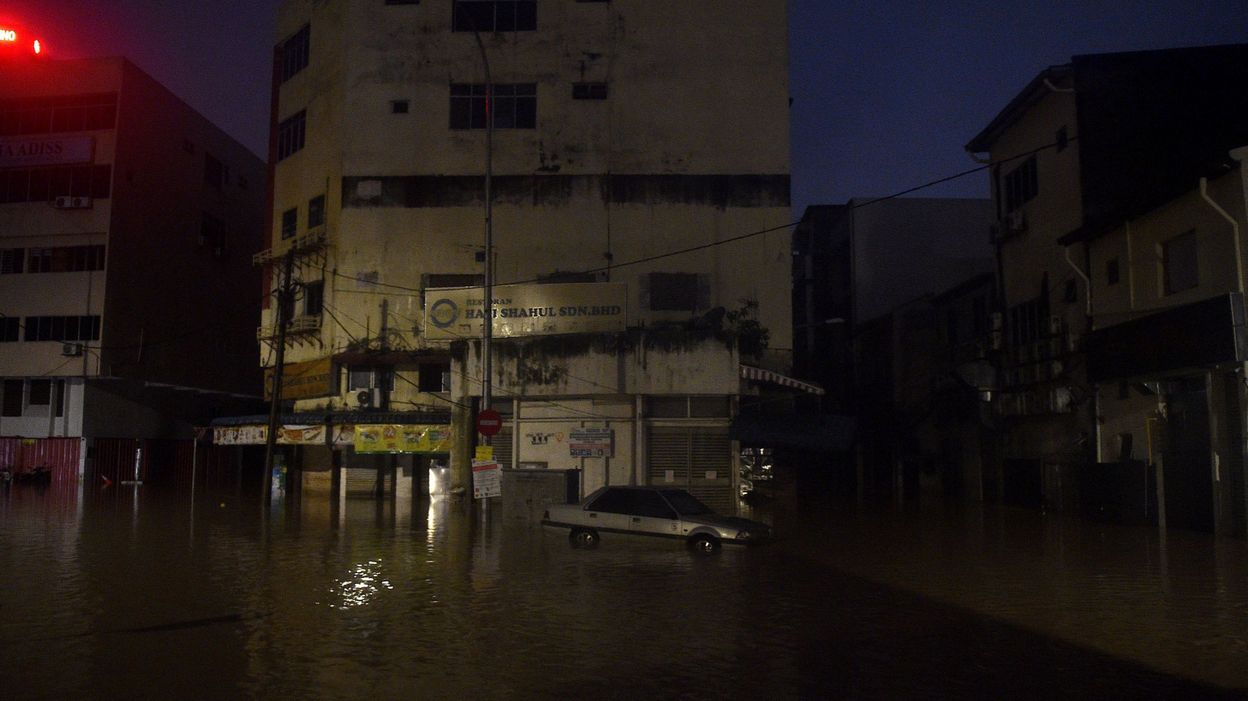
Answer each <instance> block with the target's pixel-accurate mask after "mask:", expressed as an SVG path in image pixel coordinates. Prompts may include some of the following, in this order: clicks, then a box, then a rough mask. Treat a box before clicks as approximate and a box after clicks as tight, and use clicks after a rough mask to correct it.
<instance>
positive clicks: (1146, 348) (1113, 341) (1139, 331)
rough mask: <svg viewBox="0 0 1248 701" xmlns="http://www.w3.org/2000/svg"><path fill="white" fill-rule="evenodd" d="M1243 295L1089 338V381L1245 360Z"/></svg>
mask: <svg viewBox="0 0 1248 701" xmlns="http://www.w3.org/2000/svg"><path fill="white" fill-rule="evenodd" d="M1244 324H1245V320H1244V299H1243V295H1241V294H1238V293H1231V294H1225V295H1220V296H1218V297H1213V298H1210V299H1206V300H1204V301H1201V302H1193V303H1192V304H1185V305H1183V306H1179V307H1172V308H1170V309H1166V310H1163V311H1159V312H1157V313H1155V314H1149V315H1148V316H1144V317H1140V318H1139V319H1133V320H1131V321H1128V322H1124V323H1121V324H1116V325H1114V326H1108V327H1105V328H1103V329H1097V330H1095V331H1093V332H1092V333H1091V334H1089V335H1088V340H1087V344H1086V346H1085V347H1086V350H1087V356H1088V379H1089V380H1091V381H1092V382H1106V381H1113V380H1125V379H1131V378H1147V377H1158V376H1161V375H1164V374H1167V373H1175V372H1180V371H1183V370H1188V369H1198V368H1210V367H1213V366H1216V365H1222V364H1225V363H1240V362H1244V361H1245V360H1248V333H1246V332H1248V329H1246V328H1245V325H1244Z"/></svg>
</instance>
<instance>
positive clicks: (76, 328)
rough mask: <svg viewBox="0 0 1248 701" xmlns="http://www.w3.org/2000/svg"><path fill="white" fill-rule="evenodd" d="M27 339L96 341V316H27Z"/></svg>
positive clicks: (97, 319)
mask: <svg viewBox="0 0 1248 701" xmlns="http://www.w3.org/2000/svg"><path fill="white" fill-rule="evenodd" d="M25 340H27V341H98V340H100V317H98V316H28V317H26V339H25Z"/></svg>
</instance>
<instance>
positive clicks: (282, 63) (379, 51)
mask: <svg viewBox="0 0 1248 701" xmlns="http://www.w3.org/2000/svg"><path fill="white" fill-rule="evenodd" d="M462 5H475V6H476V8H477V9H478V10H479V9H480V8H481V7H484V6H486V5H489V6H491V7H492V8H493V11H497V12H511V11H513V10H517V9H518V11H519V12H520V13H521V14H524V13H525V12H529V11H532V12H535V13H536V14H535V20H534V22H533V24H532V25H524V23H523V22H521V26H520V28H513V27H512V25H508V28H507V29H506V31H493V29H496V28H497V27H495V26H487V27H478V29H480V30H481V31H480V35H479V39H480V42H481V43H480V45H479V44H478V37H477V35H476V34H474V32H472V31H464V27H463V23H462V21H461V20H460V19H457V18H460V17H461V13H462V12H464V11H465V8H464V7H462ZM470 9H471V8H470ZM474 21H482V22H485V21H486V20H481V19H480V17H477V20H474ZM489 21H493V20H489ZM786 21H787V20H786V14H785V8H784V3H783V2H780V1H777V0H769V1H767V2H746V1H744V0H731V1H729V2H722V3H716V4H715V5H714V6H713V7H707V8H700V9H699V8H693V7H686V6H683V5H669V4H658V3H651V2H645V1H643V0H622V1H618V2H612V3H577V2H571V1H568V2H540V3H532V2H498V3H458V2H453V1H452V0H431V1H428V2H422V3H419V4H410V5H385V4H381V3H376V4H373V3H368V4H364V3H353V2H346V1H345V0H336V1H330V2H308V1H305V0H292V1H290V2H286V3H284V4H283V6H282V8H281V10H280V14H279V22H278V27H279V28H278V33H279V46H278V50H277V52H276V55H277V56H278V59H279V61H278V62H279V65H278V67H277V69H276V71H275V89H274V94H275V97H276V98H277V107H276V109H275V114H274V120H273V128H274V140H273V141H274V146H273V153H272V154H271V156H272V160H273V162H274V163H275V166H274V179H273V207H272V216H273V230H272V232H271V249H270V251H268V252H267V253H266V254H265V255H262V256H260V261H261V262H265V263H266V264H267V265H268V266H269V269H270V270H271V271H273V272H274V274H272V275H270V280H272V281H273V285H272V287H273V288H276V287H279V286H280V282H281V275H280V270H281V262H282V260H283V256H284V255H286V253H287V252H288V251H290V250H292V249H294V250H295V251H296V253H295V254H294V256H293V261H292V265H293V269H294V276H293V277H294V280H295V286H296V289H297V290H300V291H301V292H302V296H301V297H300V298H298V299H297V300H296V301H295V302H294V304H293V305H292V306H293V311H294V321H295V323H294V325H293V326H292V329H291V330H292V331H293V332H294V333H293V335H292V336H291V340H290V344H289V346H288V348H287V357H286V359H287V361H290V362H303V361H309V360H313V359H317V358H326V357H329V358H333V359H334V364H335V370H334V372H335V373H338V376H339V377H340V378H341V380H342V381H341V382H340V383H339V385H338V387H337V390H336V391H335V392H331V393H329V394H323V395H321V396H316V397H306V398H303V399H300V400H299V401H298V402H297V405H296V408H298V409H300V410H304V409H308V410H312V409H315V410H323V409H329V410H334V409H348V408H354V407H356V406H358V398H359V392H358V391H357V390H359V389H360V387H359V386H357V385H356V384H354V380H352V379H351V378H352V374H351V373H350V370H351V369H358V368H364V367H374V368H379V369H381V370H382V372H385V373H389V372H393V373H395V375H394V378H395V379H394V380H391V383H392V387H390V388H386V389H384V394H385V397H384V399H383V401H385V402H386V405H387V408H389V409H391V410H396V409H398V410H401V409H403V408H407V407H423V408H440V409H443V410H447V409H449V410H450V411H451V412H452V413H454V414H455V416H456V417H457V419H456V420H455V423H456V424H457V425H467V426H471V422H470V421H469V419H468V416H469V414H470V411H469V409H467V408H464V407H461V406H459V404H462V403H463V402H461V401H460V399H456V397H458V398H468V397H471V396H474V390H472V389H471V387H472V386H473V385H474V383H479V377H480V370H479V369H473V367H471V363H468V364H464V362H463V360H462V358H461V359H460V360H459V361H457V364H456V365H455V367H454V368H453V369H452V368H450V367H449V364H450V362H451V346H452V343H451V342H448V341H443V340H439V341H430V340H428V339H426V338H425V337H424V333H423V330H424V328H425V327H426V320H425V319H424V306H423V302H424V300H423V296H424V291H425V290H426V289H427V288H433V287H454V286H461V285H477V284H481V281H482V276H483V274H484V272H485V271H484V234H483V232H484V226H485V224H484V221H485V220H484V213H485V197H484V192H485V187H484V185H485V179H484V177H483V174H484V173H485V171H486V166H487V148H486V146H487V144H486V141H487V135H486V130H485V129H484V128H483V127H484V122H483V121H482V120H483V119H484V114H485V111H484V95H483V93H475V94H474V93H473V91H474V90H480V89H481V88H483V86H484V85H485V83H486V82H487V81H486V72H487V68H486V64H487V62H488V72H489V76H490V82H491V83H492V84H493V85H494V86H495V87H494V96H493V109H494V115H495V117H494V119H495V125H496V128H495V129H494V132H493V144H492V155H491V158H490V159H489V161H490V167H491V168H492V173H493V178H492V181H491V186H492V197H491V200H492V203H493V231H494V251H493V252H494V257H493V260H494V264H495V270H494V273H495V282H496V283H500V284H501V283H529V282H538V281H542V280H548V279H553V280H561V281H582V282H613V283H624V284H625V285H626V286H627V288H628V304H627V305H626V306H627V311H626V313H627V317H628V318H627V323H628V325H629V326H630V327H651V326H655V325H659V326H664V325H669V324H686V323H687V322H690V321H691V320H694V319H697V318H700V317H703V316H705V315H708V314H710V315H711V316H715V315H716V314H722V313H723V312H722V311H720V312H716V310H717V309H722V310H726V311H733V310H738V309H741V308H743V307H745V306H746V305H747V304H748V305H749V306H751V307H752V308H753V309H755V310H756V316H757V320H758V321H759V322H760V323H761V324H762V326H764V327H765V328H766V329H767V331H768V332H769V335H770V352H769V353H768V354H767V356H766V359H765V362H766V363H767V364H769V365H770V366H772V367H773V368H775V369H778V370H784V369H787V367H788V365H789V364H790V362H791V358H790V356H791V346H792V343H791V340H790V324H789V283H788V281H789V265H790V255H789V244H788V232H787V231H786V230H785V229H784V227H785V226H786V225H788V224H789V223H790V210H789V154H788V149H789V141H788V91H787V70H788V65H787V60H788V57H787V26H786ZM500 26H501V25H500ZM457 27H459V30H457V29H456V28H457ZM297 64H300V67H299V68H297V69H295V68H293V67H294V66H296V65H297ZM478 111H479V113H478ZM474 120H476V121H474ZM300 125H301V126H300ZM296 130H298V132H299V134H298V136H297V139H296V138H295V136H294V132H295V131H296ZM292 139H294V140H296V141H298V147H297V148H295V147H292V144H293V143H294V141H292ZM318 197H323V198H324V199H323V200H321V201H320V203H319V204H313V200H315V199H316V198H318ZM292 210H293V212H294V214H293V215H292V214H290V213H291V212H292ZM310 210H314V211H315V213H314V214H313V217H312V220H313V223H312V225H311V226H309V212H310ZM320 213H323V221H322V220H320V217H321V215H320ZM284 217H285V219H284ZM292 217H293V222H294V225H293V228H292V227H289V226H287V227H286V228H285V230H284V228H283V222H284V221H286V222H291V221H292ZM771 229H775V230H774V231H768V230H771ZM761 232H767V233H761ZM752 234H757V235H752ZM737 237H741V238H740V239H739V240H732V239H735V238H737ZM686 249H692V250H686ZM682 251H684V252H682ZM667 254H672V255H667ZM309 290H310V293H309ZM309 300H311V301H312V302H313V304H312V306H310V307H309V306H308V301H309ZM274 311H275V309H274V307H273V306H272V305H268V308H266V310H265V312H264V316H263V319H262V326H261V331H260V332H261V335H262V336H265V337H269V338H272V337H273V336H275V335H276V333H275V324H276V315H275V314H274ZM383 350H385V351H398V352H401V353H405V354H407V355H406V357H407V359H408V362H405V363H404V362H393V360H391V361H384V360H381V359H379V358H378V357H377V356H376V355H375V352H377V351H383ZM370 354H374V355H370ZM730 355H731V354H725V355H724V356H723V357H720V358H717V359H716V362H722V363H735V356H732V357H729V356H730ZM261 361H262V364H266V365H269V364H271V363H272V354H271V344H270V347H266V348H262V352H261ZM615 362H616V361H614V360H613V361H611V363H610V365H611V367H612V368H614V367H615ZM724 367H725V368H728V365H725V366H724ZM447 370H452V371H451V372H450V374H449V386H446V385H441V386H439V383H438V382H436V381H435V378H433V376H432V375H433V374H434V373H444V372H446V371H447ZM422 372H423V373H424V375H425V376H424V377H423V378H422V376H421V375H422ZM585 372H586V374H587V376H589V377H593V378H598V377H599V376H600V374H601V372H602V371H600V370H599V369H597V368H590V369H586V371H585ZM614 372H615V371H614V369H612V370H611V373H612V374H613V373H614ZM725 372H726V373H730V374H732V375H733V377H734V378H735V377H736V374H735V373H736V366H735V365H732V367H731V368H728V369H726V370H725ZM357 377H359V376H358V375H357ZM595 381H597V380H596V379H595ZM513 389H514V388H513ZM526 389H527V388H526ZM508 391H512V390H511V389H509V390H508ZM696 391H697V390H696V389H693V388H691V386H685V385H682V384H681V383H680V382H675V383H673V384H670V385H664V386H663V388H662V389H661V390H656V392H663V393H667V392H671V393H680V394H692V393H695V392H696ZM719 391H720V389H719V388H717V389H716V392H717V393H718V392H719ZM724 391H725V392H726V393H727V394H734V393H735V392H737V391H738V387H737V386H736V384H733V386H732V387H726V388H724ZM617 394H618V392H617ZM499 398H508V399H510V397H507V396H506V395H499ZM630 411H631V410H630ZM461 421H467V422H468V423H467V424H461V423H460V422H461ZM633 469H634V468H630V470H633ZM460 474H461V477H463V476H464V475H465V473H462V472H461V473H460Z"/></svg>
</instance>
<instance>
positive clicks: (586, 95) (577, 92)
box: [572, 83, 607, 100]
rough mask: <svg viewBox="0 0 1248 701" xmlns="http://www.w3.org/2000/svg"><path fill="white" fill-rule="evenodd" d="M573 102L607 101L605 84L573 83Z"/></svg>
mask: <svg viewBox="0 0 1248 701" xmlns="http://www.w3.org/2000/svg"><path fill="white" fill-rule="evenodd" d="M572 99H573V100H605V99H607V84H606V83H573V84H572Z"/></svg>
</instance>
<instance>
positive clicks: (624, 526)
mask: <svg viewBox="0 0 1248 701" xmlns="http://www.w3.org/2000/svg"><path fill="white" fill-rule="evenodd" d="M629 491H630V490H627V489H618V488H609V489H607V490H606V491H604V492H603V493H602V494H599V495H598V497H597V498H596V499H594V500H593V501H591V502H589V503H588V504H586V505H585V514H584V516H585V519H584V524H583V525H586V526H590V527H592V528H596V529H598V530H600V531H618V532H621V533H627V532H628V531H629V529H630V528H629V513H630V512H631V509H632V506H633V500H632V499H631V498H630V495H629V493H628V492H629Z"/></svg>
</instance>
